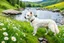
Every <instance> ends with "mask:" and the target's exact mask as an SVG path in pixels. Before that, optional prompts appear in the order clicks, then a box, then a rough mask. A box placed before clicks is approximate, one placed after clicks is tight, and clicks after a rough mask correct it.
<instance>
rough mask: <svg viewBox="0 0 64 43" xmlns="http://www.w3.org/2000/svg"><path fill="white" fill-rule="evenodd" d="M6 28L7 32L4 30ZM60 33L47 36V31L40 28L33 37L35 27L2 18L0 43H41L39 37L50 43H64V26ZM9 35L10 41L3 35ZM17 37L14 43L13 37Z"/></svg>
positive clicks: (50, 33)
mask: <svg viewBox="0 0 64 43" xmlns="http://www.w3.org/2000/svg"><path fill="white" fill-rule="evenodd" d="M3 28H6V30H3ZM59 30H60V33H59V34H58V35H57V36H54V35H53V33H52V32H49V33H48V35H45V32H46V31H45V29H44V28H43V29H42V28H40V29H38V32H37V34H36V36H33V35H32V32H33V27H31V26H30V23H28V22H22V21H17V20H13V19H10V18H6V17H3V16H0V42H2V41H5V42H6V43H39V41H38V38H39V37H45V38H46V39H47V40H48V42H49V43H64V26H59ZM4 32H7V33H8V36H7V37H8V38H9V40H4V37H5V36H4V35H3V33H4ZM12 36H14V37H16V41H15V42H14V41H12V40H11V37H12Z"/></svg>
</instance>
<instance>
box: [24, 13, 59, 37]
mask: <svg viewBox="0 0 64 43" xmlns="http://www.w3.org/2000/svg"><path fill="white" fill-rule="evenodd" d="M25 19H28V20H29V21H30V22H31V24H32V26H33V27H34V31H33V36H35V35H36V33H37V29H38V28H39V27H41V26H42V27H48V29H50V30H51V31H52V32H53V33H54V35H56V34H58V33H59V29H58V26H57V24H56V23H55V21H53V20H51V19H38V18H36V17H35V16H34V14H33V13H32V12H27V13H26V15H25ZM47 33H48V30H47V32H46V34H47Z"/></svg>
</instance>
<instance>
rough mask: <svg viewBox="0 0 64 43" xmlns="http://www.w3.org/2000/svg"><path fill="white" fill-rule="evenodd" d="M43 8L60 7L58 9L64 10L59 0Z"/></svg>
mask: <svg viewBox="0 0 64 43" xmlns="http://www.w3.org/2000/svg"><path fill="white" fill-rule="evenodd" d="M45 8H47V9H56V8H57V9H60V10H64V2H60V3H57V4H53V5H50V6H46V7H45Z"/></svg>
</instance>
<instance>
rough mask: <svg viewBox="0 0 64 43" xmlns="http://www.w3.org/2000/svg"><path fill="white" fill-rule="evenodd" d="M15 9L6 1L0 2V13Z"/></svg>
mask: <svg viewBox="0 0 64 43" xmlns="http://www.w3.org/2000/svg"><path fill="white" fill-rule="evenodd" d="M15 8H16V7H14V6H12V5H11V4H10V3H9V2H7V1H6V0H0V12H1V11H2V10H5V9H15Z"/></svg>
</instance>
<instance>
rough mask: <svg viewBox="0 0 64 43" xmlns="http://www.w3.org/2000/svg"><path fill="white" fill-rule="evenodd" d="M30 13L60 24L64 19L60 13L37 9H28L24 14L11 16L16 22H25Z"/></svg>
mask: <svg viewBox="0 0 64 43" xmlns="http://www.w3.org/2000/svg"><path fill="white" fill-rule="evenodd" d="M28 11H32V12H33V13H34V14H36V15H37V17H38V18H40V19H53V20H55V21H56V22H57V23H60V21H61V20H62V18H63V16H62V15H61V14H60V13H58V12H52V11H47V10H36V8H26V9H25V10H23V11H22V14H20V15H13V16H12V15H11V17H13V18H14V19H16V20H20V21H25V18H24V16H25V14H26V12H28Z"/></svg>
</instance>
